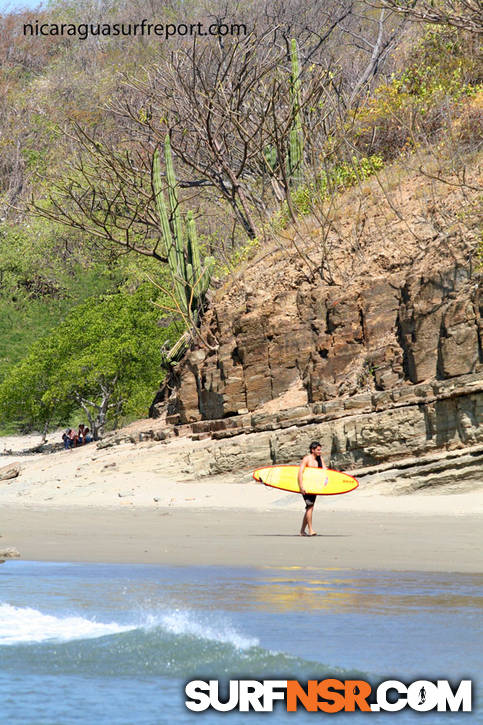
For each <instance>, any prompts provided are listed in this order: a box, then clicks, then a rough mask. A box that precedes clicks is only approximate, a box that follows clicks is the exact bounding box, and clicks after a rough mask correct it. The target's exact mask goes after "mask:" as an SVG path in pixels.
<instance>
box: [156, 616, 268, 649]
mask: <svg viewBox="0 0 483 725" xmlns="http://www.w3.org/2000/svg"><path fill="white" fill-rule="evenodd" d="M204 619H205V618H204V617H203V616H200V615H199V614H196V613H194V612H190V611H181V610H175V611H173V612H170V613H169V614H162V615H159V616H153V615H150V616H148V619H147V627H148V628H152V627H161V628H162V629H164V630H165V631H166V632H169V633H170V634H177V635H188V636H193V637H198V638H199V639H205V640H209V641H212V642H219V643H221V644H231V645H232V646H233V647H235V648H236V649H239V650H247V649H250V647H256V646H257V645H258V644H259V640H258V639H256V638H254V637H244V636H243V635H241V634H239V633H238V632H236V631H235V630H234V629H232V628H231V627H230V625H228V624H226V623H225V622H223V621H220V622H219V626H217V627H216V629H215V628H214V627H213V626H212V625H210V624H208V622H206V621H203V620H204Z"/></svg>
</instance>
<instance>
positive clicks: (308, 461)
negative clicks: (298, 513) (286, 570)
mask: <svg viewBox="0 0 483 725" xmlns="http://www.w3.org/2000/svg"><path fill="white" fill-rule="evenodd" d="M309 451H310V453H309V454H308V455H307V456H304V457H303V458H302V462H301V464H300V467H299V472H298V475H297V481H298V484H299V488H300V493H301V494H302V496H303V497H304V501H305V513H304V518H303V520H302V528H301V529H300V536H317V534H316V532H315V531H314V530H313V528H312V514H313V512H314V504H315V499H316V496H317V494H315V493H307V492H306V491H305V488H304V483H303V477H304V470H305V469H306V468H325V469H327V466H326V465H325V463H324V460H323V458H322V456H321V454H322V446H321V445H320V443H319V442H318V441H314V442H313V443H311V444H310V447H309ZM327 480H328V479H327V478H326V480H325V483H327ZM305 529H308V531H305Z"/></svg>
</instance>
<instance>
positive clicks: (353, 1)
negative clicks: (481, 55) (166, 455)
mask: <svg viewBox="0 0 483 725" xmlns="http://www.w3.org/2000/svg"><path fill="white" fill-rule="evenodd" d="M456 5H458V3H456ZM470 5H471V3H470ZM381 6H385V7H381V8H377V7H374V4H372V3H371V4H369V3H365V2H362V1H360V2H359V1H358V0H350V1H349V0H344V2H335V0H333V1H332V0H330V1H329V2H316V3H315V4H311V5H310V7H308V6H307V3H303V2H301V1H300V2H299V1H298V0H292V1H291V2H289V3H283V4H280V3H278V2H270V3H266V4H263V7H262V6H260V5H259V4H257V3H253V2H250V1H249V0H247V1H246V2H236V3H235V2H233V3H228V4H227V3H222V2H219V3H218V2H215V3H213V2H211V3H204V2H202V1H200V0H191V2H187V3H186V2H183V3H177V2H171V3H169V4H166V3H164V2H163V3H162V2H161V1H160V0H151V2H150V3H149V9H146V4H145V3H142V2H141V1H140V0H139V1H138V0H116V2H114V1H112V0H103V1H102V2H98V3H93V2H91V0H80V2H73V1H72V0H57V1H55V0H54V2H51V3H49V5H48V9H46V10H43V11H41V12H39V13H36V14H35V17H34V16H33V14H32V13H28V12H17V13H7V14H4V15H0V38H1V40H0V99H1V100H0V428H1V429H3V430H8V431H13V430H18V429H21V430H29V429H47V428H48V427H49V426H54V425H59V424H64V423H68V422H69V423H71V422H74V421H77V420H79V419H80V417H84V415H87V410H89V415H90V416H93V417H92V420H93V422H94V427H97V428H99V431H102V428H103V427H104V426H107V427H110V426H113V425H118V424H120V423H122V422H125V421H126V420H132V419H133V418H135V417H136V416H142V415H145V414H146V412H147V410H148V408H149V405H150V403H151V400H152V398H153V395H154V393H155V391H156V389H157V388H158V385H159V383H160V381H161V380H162V379H163V378H164V376H165V375H166V373H167V371H169V370H170V369H171V368H172V366H173V365H174V364H175V363H176V362H177V360H179V358H180V357H181V355H182V354H183V352H184V351H185V350H186V348H187V347H189V345H190V344H192V343H193V342H195V343H196V344H198V345H201V346H204V347H205V348H207V349H214V348H215V347H216V345H217V340H216V339H212V338H210V336H209V335H208V336H207V335H205V333H204V332H203V328H200V322H201V320H202V318H203V315H204V313H205V311H206V308H207V306H209V304H210V299H212V298H213V290H215V289H218V292H217V296H218V298H219V296H220V294H222V290H223V289H232V288H233V285H234V284H236V273H237V270H239V269H240V268H242V267H244V266H246V265H247V264H248V265H249V264H250V260H251V259H253V258H254V256H255V255H256V256H257V258H258V259H260V258H261V257H262V258H263V256H264V251H265V250H266V252H267V254H268V253H270V254H275V255H277V254H278V255H280V253H282V254H285V252H283V251H282V250H287V249H289V254H288V255H287V259H288V258H291V259H292V261H291V263H290V266H291V268H292V269H295V268H296V267H297V265H301V266H302V268H303V269H304V273H305V274H306V275H307V278H308V279H310V278H312V279H313V278H314V277H319V278H321V279H322V280H323V281H324V282H325V283H326V284H327V285H329V286H330V285H340V284H344V280H345V282H346V283H347V282H348V281H349V280H350V276H351V273H350V268H351V266H352V268H354V265H356V266H357V260H358V254H359V252H360V246H358V244H359V241H360V240H359V239H358V238H355V239H354V240H353V244H352V246H351V245H347V244H346V241H347V240H344V244H343V245H341V244H339V243H338V239H339V237H338V236H337V233H334V230H336V227H337V219H338V216H337V215H339V218H340V213H341V212H340V199H341V198H342V197H343V195H344V194H345V193H346V192H347V190H353V193H352V192H351V193H352V197H351V199H352V202H351V204H352V206H351V208H350V209H346V210H345V211H344V214H345V215H347V216H348V217H353V218H358V219H360V225H361V235H362V234H363V229H364V226H365V225H366V224H367V225H368V227H369V226H370V225H371V224H372V223H373V220H372V219H369V220H368V218H367V214H366V216H364V214H362V212H361V209H362V206H361V198H365V207H367V208H369V207H370V204H368V203H367V196H369V197H370V196H371V195H372V194H374V195H375V196H374V198H375V197H376V196H377V194H379V195H381V194H382V196H385V197H386V198H388V199H391V198H392V197H391V193H392V191H394V188H395V184H397V178H395V177H394V174H397V173H399V172H397V171H394V169H398V168H399V169H401V170H404V171H401V172H400V173H401V174H403V173H404V175H406V176H407V175H408V174H409V176H410V175H411V174H412V173H414V175H415V176H416V175H417V176H418V178H420V179H421V178H422V179H425V180H427V187H426V190H425V191H424V194H426V196H427V197H428V198H427V202H428V205H430V204H431V203H433V205H434V208H433V212H432V213H431V214H430V216H431V223H434V224H435V225H440V226H442V227H443V228H444V226H445V224H447V223H449V222H448V219H447V218H446V217H445V210H444V204H443V203H442V199H443V196H444V193H443V192H442V191H441V189H442V188H444V185H445V184H446V185H447V187H448V189H451V190H454V188H456V187H457V188H458V190H459V192H458V193H460V194H461V195H462V198H463V200H464V202H465V203H464V204H462V206H461V210H460V211H461V213H460V216H459V218H458V224H459V233H460V235H462V237H465V234H466V236H467V240H468V254H469V255H470V256H474V258H475V260H476V259H477V254H478V251H477V243H476V241H475V231H474V229H475V215H477V214H478V188H479V182H478V178H479V176H478V158H479V156H478V154H479V151H480V144H481V115H482V113H481V112H482V106H483V101H482V98H483V96H482V88H481V65H480V64H479V62H478V39H479V34H478V32H475V29H474V19H473V17H471V18H470V21H471V22H470V21H469V23H468V24H467V25H465V23H464V22H460V19H461V17H464V13H465V3H461V7H459V6H458V8H457V9H458V14H457V15H454V18H455V22H452V16H451V15H450V10H451V8H453V9H454V7H455V3H454V2H452V3H450V4H448V5H447V7H446V4H445V2H444V0H441V1H440V2H439V4H438V3H436V7H437V8H438V7H439V8H440V9H442V10H444V9H445V8H446V9H447V10H448V12H446V15H444V13H443V14H442V15H441V17H439V19H438V18H436V20H435V19H434V17H433V18H430V19H432V20H433V22H431V23H425V22H421V18H420V17H419V16H418V13H417V12H415V13H414V14H413V16H412V15H411V14H408V13H399V12H397V7H396V6H397V3H395V2H394V3H392V2H382V3H381ZM391 6H393V7H391ZM466 6H468V4H467V3H466ZM466 12H469V10H468V9H466ZM143 18H147V19H148V21H149V22H152V21H154V22H161V23H164V24H166V23H170V24H171V26H172V27H173V28H177V29H180V28H181V31H180V33H181V34H178V35H176V36H175V37H171V38H168V39H165V38H163V39H160V38H159V37H156V36H153V35H150V36H147V35H143V36H141V35H136V36H134V35H131V36H129V37H127V36H124V37H123V36H122V35H112V34H109V35H107V34H106V35H94V34H90V35H87V37H85V39H80V38H79V37H73V36H69V35H63V36H59V35H56V34H53V33H52V34H51V33H49V34H46V35H44V36H42V37H36V36H33V35H29V33H28V32H27V34H24V32H23V27H24V24H29V23H32V22H34V21H37V20H38V21H39V23H41V24H43V25H44V26H45V27H47V28H52V27H53V26H54V25H58V24H60V23H64V24H65V25H66V26H67V25H70V26H72V27H74V26H76V27H78V26H79V24H80V23H90V24H93V25H94V26H96V25H97V24H98V23H100V24H101V25H103V26H106V27H107V25H108V24H110V27H112V26H113V25H114V24H115V23H119V22H120V21H121V20H122V22H123V23H124V24H126V26H127V25H128V24H129V23H131V24H135V23H140V22H141V20H142V19H143ZM445 18H446V19H445ZM454 18H453V19H454ZM186 24H188V25H190V24H191V25H194V24H200V26H202V27H204V28H205V27H209V26H211V25H213V24H217V25H218V26H219V27H220V28H222V30H220V32H219V34H218V35H216V34H215V35H213V36H209V37H205V36H198V37H195V36H190V35H189V34H188V33H186V34H185V33H184V30H183V28H184V27H186ZM233 24H236V26H237V28H238V29H237V30H236V32H234V34H233V35H232V34H230V33H229V32H225V29H227V28H230V27H231V25H233ZM238 26H240V27H241V26H243V28H246V33H245V32H242V30H241V29H240V27H238ZM418 183H420V182H418ZM424 183H425V182H423V185H424ZM435 184H437V186H438V193H437V195H433V197H432V201H431V198H430V197H431V191H430V190H431V189H433V190H434V188H436V187H435V186H434V185H435ZM432 185H433V186H432ZM375 190H377V194H376V191H375ZM421 193H423V192H421ZM344 198H347V196H345V197H344ZM344 204H346V202H344ZM427 208H428V209H429V206H427ZM453 217H454V215H453V216H452V219H451V223H452V224H454V223H455V220H454V218H453ZM380 221H381V220H380ZM403 222H404V220H403ZM382 223H383V222H382V221H381V224H382ZM414 223H415V222H414V220H411V221H407V222H406V225H409V224H414ZM465 230H468V231H467V232H466V231H465ZM380 231H381V234H382V230H380ZM381 234H379V235H378V236H379V238H378V240H377V244H380V236H381ZM356 237H357V235H356ZM361 238H362V236H361ZM367 243H368V242H365V244H367ZM374 244H376V242H374ZM409 247H410V248H409ZM409 247H408V249H407V254H409V255H411V256H412V255H414V254H416V256H417V254H418V253H420V252H421V250H418V249H416V250H415V249H414V247H413V245H409ZM342 248H343V249H344V256H345V257H346V262H347V264H345V265H342V266H341V264H340V254H341V249H342ZM422 253H424V250H423V251H422ZM338 255H339V256H338ZM266 264H267V265H270V264H271V261H270V255H269V256H268V257H266ZM343 270H345V271H343ZM290 274H291V273H290V270H287V277H290ZM341 275H342V276H341ZM344 275H346V276H345V278H344ZM234 280H235V281H234ZM106 391H108V393H107V392H106ZM106 396H107V397H106ZM86 401H89V403H86ZM86 405H90V407H89V408H86ZM101 409H102V413H101Z"/></svg>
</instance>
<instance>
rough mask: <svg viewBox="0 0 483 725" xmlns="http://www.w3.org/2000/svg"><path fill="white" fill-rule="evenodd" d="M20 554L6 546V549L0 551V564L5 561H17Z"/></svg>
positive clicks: (11, 547)
mask: <svg viewBox="0 0 483 725" xmlns="http://www.w3.org/2000/svg"><path fill="white" fill-rule="evenodd" d="M19 558H20V552H19V551H18V550H17V549H15V548H14V547H13V546H8V547H7V548H6V549H0V564H3V563H4V561H5V560H6V559H19Z"/></svg>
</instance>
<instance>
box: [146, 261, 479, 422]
mask: <svg viewBox="0 0 483 725" xmlns="http://www.w3.org/2000/svg"><path fill="white" fill-rule="evenodd" d="M206 325H207V326H209V329H210V333H211V335H212V336H214V337H216V339H217V340H218V341H219V347H218V349H217V350H215V351H212V352H207V351H205V350H202V349H195V350H192V351H191V352H190V353H188V355H187V356H186V358H185V360H184V361H183V362H182V363H181V364H180V365H179V367H178V369H177V370H176V373H175V375H176V377H175V383H174V387H175V394H174V395H173V396H172V398H171V400H169V401H167V402H168V414H169V415H173V414H174V415H178V416H179V417H178V421H179V422H181V423H186V422H192V421H195V420H213V419H219V418H224V417H227V416H232V415H236V414H237V413H239V412H240V411H243V410H247V411H254V410H256V409H258V408H260V407H261V406H263V404H265V403H267V402H268V401H270V400H273V399H275V398H279V397H280V396H283V395H284V394H286V393H287V392H288V391H290V390H295V391H298V393H299V395H298V398H299V399H298V401H297V402H304V403H312V402H315V401H324V400H330V399H334V398H339V397H341V396H350V395H354V394H356V393H357V392H359V391H360V390H364V389H368V390H375V391H383V390H392V389H393V388H398V387H401V386H404V385H408V384H410V383H413V384H417V383H420V382H422V381H425V380H432V379H438V380H445V379H449V378H453V377H457V376H460V375H465V374H469V373H475V372H479V371H481V370H482V369H483V364H482V363H483V350H482V342H481V341H482V333H483V296H482V295H481V290H479V288H478V286H477V284H476V283H475V281H474V280H472V279H471V277H470V273H469V270H468V268H465V267H462V266H458V265H456V266H448V267H447V268H445V269H441V270H439V271H438V272H436V273H433V274H428V275H427V276H423V277H421V276H419V275H411V274H409V275H408V277H407V279H405V280H404V282H403V283H401V280H400V276H399V275H392V276H390V277H388V278H377V279H374V280H371V284H370V286H369V285H368V286H366V287H365V288H362V289H359V290H358V289H354V288H350V289H347V290H340V288H338V287H336V288H331V287H327V286H325V287H324V286H323V285H322V284H320V285H308V284H306V283H305V284H302V285H301V286H300V287H299V288H298V289H294V290H289V291H287V292H286V293H285V294H280V295H279V296H278V297H276V298H274V299H273V300H267V301H266V302H265V304H264V305H262V306H261V307H260V308H259V307H255V309H251V308H250V305H245V306H244V307H243V308H241V309H232V310H230V309H228V308H227V307H226V306H217V307H215V308H214V310H213V311H212V312H211V315H210V319H209V320H208V321H207V322H206ZM166 392H167V390H166V391H165V393H164V394H166ZM160 397H161V399H162V397H163V394H162V395H161V396H160Z"/></svg>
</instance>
